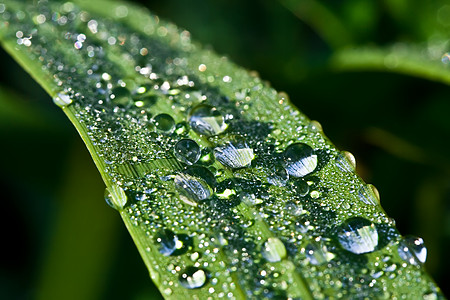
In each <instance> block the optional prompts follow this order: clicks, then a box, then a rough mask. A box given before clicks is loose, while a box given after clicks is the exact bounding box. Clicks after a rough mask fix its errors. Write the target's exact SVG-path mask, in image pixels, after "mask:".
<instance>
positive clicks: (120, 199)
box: [105, 185, 127, 210]
mask: <svg viewBox="0 0 450 300" xmlns="http://www.w3.org/2000/svg"><path fill="white" fill-rule="evenodd" d="M105 201H106V203H107V204H108V205H109V206H111V207H112V208H114V209H116V210H120V209H122V208H123V207H124V206H125V204H127V195H126V194H125V191H124V190H123V189H122V188H121V187H120V186H117V185H113V186H111V187H109V188H106V189H105Z"/></svg>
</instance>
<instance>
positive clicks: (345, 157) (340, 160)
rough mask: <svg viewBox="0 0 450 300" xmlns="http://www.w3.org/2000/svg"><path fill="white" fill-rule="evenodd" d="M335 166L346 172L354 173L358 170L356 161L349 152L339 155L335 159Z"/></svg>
mask: <svg viewBox="0 0 450 300" xmlns="http://www.w3.org/2000/svg"><path fill="white" fill-rule="evenodd" d="M334 163H335V165H336V166H337V167H338V168H339V169H340V170H341V171H344V172H353V171H354V170H355V168H356V159H355V157H354V156H353V154H351V153H350V152H348V151H343V152H342V153H338V154H337V155H336V158H335V159H334Z"/></svg>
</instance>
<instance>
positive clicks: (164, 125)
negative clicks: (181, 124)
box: [153, 114, 175, 133]
mask: <svg viewBox="0 0 450 300" xmlns="http://www.w3.org/2000/svg"><path fill="white" fill-rule="evenodd" d="M153 121H154V123H155V126H156V129H157V130H159V131H161V132H166V133H172V132H173V131H174V129H175V120H174V119H173V118H172V116H171V115H168V114H159V115H157V116H155V117H154V118H153Z"/></svg>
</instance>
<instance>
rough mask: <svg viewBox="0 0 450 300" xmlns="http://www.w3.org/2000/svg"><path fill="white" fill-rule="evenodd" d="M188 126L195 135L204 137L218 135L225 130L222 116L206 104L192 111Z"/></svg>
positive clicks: (225, 125) (225, 126)
mask: <svg viewBox="0 0 450 300" xmlns="http://www.w3.org/2000/svg"><path fill="white" fill-rule="evenodd" d="M189 125H190V126H191V127H192V129H193V130H194V131H195V132H196V133H198V134H202V135H206V136H213V135H218V134H220V133H222V132H223V131H224V130H225V129H226V128H227V124H225V118H224V117H223V115H222V114H221V113H220V112H219V111H218V110H217V109H216V108H214V107H212V106H210V105H206V104H200V105H198V106H196V107H194V108H193V109H192V111H191V112H190V116H189Z"/></svg>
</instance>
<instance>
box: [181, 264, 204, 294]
mask: <svg viewBox="0 0 450 300" xmlns="http://www.w3.org/2000/svg"><path fill="white" fill-rule="evenodd" d="M207 280H208V273H207V272H206V271H205V270H203V269H200V268H196V267H187V268H186V269H185V270H184V271H183V273H181V275H180V277H179V281H180V284H181V285H182V286H183V287H185V288H187V289H198V288H201V287H202V286H204V285H205V284H206V282H207Z"/></svg>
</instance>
